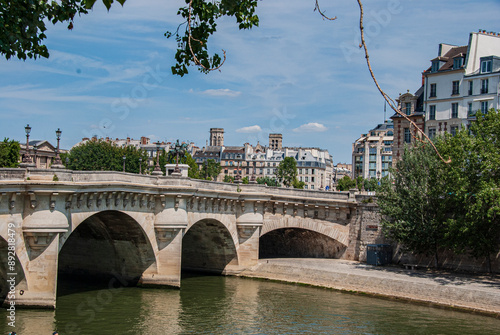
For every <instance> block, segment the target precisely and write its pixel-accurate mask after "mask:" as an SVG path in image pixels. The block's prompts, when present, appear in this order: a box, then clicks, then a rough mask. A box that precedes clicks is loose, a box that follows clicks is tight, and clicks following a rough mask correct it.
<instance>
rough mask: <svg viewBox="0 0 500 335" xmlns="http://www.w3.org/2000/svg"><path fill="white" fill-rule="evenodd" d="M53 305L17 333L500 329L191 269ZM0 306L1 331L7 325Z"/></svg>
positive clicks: (64, 295)
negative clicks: (177, 280)
mask: <svg viewBox="0 0 500 335" xmlns="http://www.w3.org/2000/svg"><path fill="white" fill-rule="evenodd" d="M59 292H60V294H59V296H58V299H57V309H56V310H55V311H48V310H17V311H16V329H15V331H16V332H17V334H19V335H42V334H52V332H53V331H54V330H58V331H59V334H61V335H69V334H82V335H87V334H113V335H115V334H475V335H476V334H499V333H500V320H498V319H495V318H491V317H486V316H481V315H474V314H469V313H463V312H459V311H450V310H446V309H440V308H433V307H429V306H423V305H416V304H411V303H407V302H399V301H389V300H383V299H378V298H373V297H367V296H361V295H353V294H348V293H341V292H337V291H333V290H329V289H322V288H315V287H307V286H302V285H293V284H285V283H276V282H269V281H263V280H255V279H245V278H235V277H218V276H190V277H185V278H183V280H182V289H180V290H171V289H145V288H135V287H133V288H118V289H103V288H102V287H101V288H99V289H98V288H96V287H92V286H88V285H82V284H76V283H72V284H71V285H70V286H66V287H60V288H59ZM6 315H7V314H6V311H5V310H2V311H1V312H0V317H2V319H3V321H0V334H7V333H8V331H12V330H13V329H11V328H10V327H8V326H7V324H6V322H5V320H6Z"/></svg>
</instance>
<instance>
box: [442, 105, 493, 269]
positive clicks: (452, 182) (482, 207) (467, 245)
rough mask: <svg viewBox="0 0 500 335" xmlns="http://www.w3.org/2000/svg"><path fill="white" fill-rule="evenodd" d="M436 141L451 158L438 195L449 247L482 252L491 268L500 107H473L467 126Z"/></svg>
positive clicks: (474, 254) (470, 251)
mask: <svg viewBox="0 0 500 335" xmlns="http://www.w3.org/2000/svg"><path fill="white" fill-rule="evenodd" d="M436 146H437V148H438V150H439V151H440V152H441V153H442V154H443V155H444V156H445V157H450V158H451V163H450V164H448V165H446V167H445V169H444V171H445V173H446V174H445V178H446V183H445V186H446V188H445V189H444V195H443V197H444V199H446V200H447V202H446V207H447V209H448V211H449V213H452V215H450V217H449V218H448V221H447V223H448V225H449V226H450V232H449V241H450V244H451V247H452V248H453V249H454V250H455V251H456V252H469V253H470V254H471V255H472V256H474V257H485V258H486V259H487V261H488V268H489V270H490V272H491V254H493V253H496V252H497V251H498V247H499V241H500V112H499V111H498V110H493V109H491V110H490V111H489V112H488V113H486V114H482V113H481V112H478V113H477V114H476V121H475V122H472V123H471V126H470V131H468V130H466V129H462V130H461V131H460V132H459V133H458V134H457V135H456V136H451V135H450V134H447V135H446V136H445V137H444V138H443V139H440V140H438V141H437V143H436Z"/></svg>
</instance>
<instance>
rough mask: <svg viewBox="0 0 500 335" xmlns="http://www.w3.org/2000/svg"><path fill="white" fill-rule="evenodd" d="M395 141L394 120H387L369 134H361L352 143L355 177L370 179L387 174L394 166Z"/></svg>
mask: <svg viewBox="0 0 500 335" xmlns="http://www.w3.org/2000/svg"><path fill="white" fill-rule="evenodd" d="M393 141H394V125H393V123H392V121H385V122H384V123H382V124H379V125H377V126H376V127H375V128H373V129H371V130H370V131H369V132H368V133H367V134H361V137H359V138H358V139H357V140H356V141H355V142H354V143H353V145H352V166H353V177H354V178H357V177H358V176H361V177H363V178H364V179H370V178H382V177H385V176H387V175H388V174H389V168H391V167H392V155H393V152H392V145H393Z"/></svg>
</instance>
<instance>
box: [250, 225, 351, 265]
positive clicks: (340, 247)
mask: <svg viewBox="0 0 500 335" xmlns="http://www.w3.org/2000/svg"><path fill="white" fill-rule="evenodd" d="M346 249H347V246H346V245H345V244H342V243H340V242H339V241H337V240H335V239H333V238H331V237H329V236H327V235H324V234H321V233H318V232H315V231H312V230H308V229H303V228H281V229H276V230H272V231H270V232H267V233H266V234H264V235H262V236H261V237H260V240H259V258H278V257H279V258H340V257H342V255H343V254H344V252H345V251H346Z"/></svg>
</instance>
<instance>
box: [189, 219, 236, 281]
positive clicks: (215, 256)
mask: <svg viewBox="0 0 500 335" xmlns="http://www.w3.org/2000/svg"><path fill="white" fill-rule="evenodd" d="M231 265H238V254H237V252H236V246H235V244H234V241H233V238H232V236H231V233H230V232H229V230H228V229H227V228H226V226H224V224H222V223H221V222H220V221H217V220H214V219H203V220H200V221H198V222H196V223H195V224H194V225H192V226H191V228H189V230H188V231H187V232H186V234H185V235H184V237H183V238H182V265H181V268H182V270H183V271H188V272H205V273H213V274H223V273H224V271H225V270H226V268H227V267H228V266H231Z"/></svg>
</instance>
